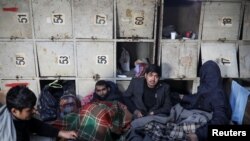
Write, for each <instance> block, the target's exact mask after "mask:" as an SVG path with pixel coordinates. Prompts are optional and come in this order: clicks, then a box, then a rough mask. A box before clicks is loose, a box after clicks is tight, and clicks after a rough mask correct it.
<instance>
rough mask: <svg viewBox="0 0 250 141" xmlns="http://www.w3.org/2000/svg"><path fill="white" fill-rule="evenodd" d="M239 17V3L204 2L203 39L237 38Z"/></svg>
mask: <svg viewBox="0 0 250 141" xmlns="http://www.w3.org/2000/svg"><path fill="white" fill-rule="evenodd" d="M240 19H241V3H236V2H206V3H205V14H204V21H203V31H202V39H203V40H219V39H226V40H237V39H238V38H239V26H240Z"/></svg>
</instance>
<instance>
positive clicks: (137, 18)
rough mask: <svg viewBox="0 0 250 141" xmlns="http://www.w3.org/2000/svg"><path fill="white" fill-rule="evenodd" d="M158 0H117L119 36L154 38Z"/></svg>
mask: <svg viewBox="0 0 250 141" xmlns="http://www.w3.org/2000/svg"><path fill="white" fill-rule="evenodd" d="M155 8H156V0H147V1H145V0H117V20H118V24H117V26H118V27H117V34H118V35H117V37H118V38H124V37H125V38H126V37H139V38H149V39H152V38H154V36H153V32H154V24H155V23H154V21H155V17H154V14H155Z"/></svg>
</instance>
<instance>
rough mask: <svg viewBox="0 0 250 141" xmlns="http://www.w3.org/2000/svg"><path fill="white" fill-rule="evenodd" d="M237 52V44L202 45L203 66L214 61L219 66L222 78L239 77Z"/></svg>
mask: <svg viewBox="0 0 250 141" xmlns="http://www.w3.org/2000/svg"><path fill="white" fill-rule="evenodd" d="M236 51H237V46H236V43H202V44H201V55H202V64H203V63H204V62H206V61H208V60H213V61H215V62H216V63H217V64H218V65H219V67H220V70H221V75H222V77H232V78H235V77H238V76H239V75H238V64H237V58H236V55H237V54H236Z"/></svg>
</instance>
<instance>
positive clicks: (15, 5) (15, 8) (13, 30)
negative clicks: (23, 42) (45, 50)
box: [0, 0, 32, 38]
mask: <svg viewBox="0 0 250 141" xmlns="http://www.w3.org/2000/svg"><path fill="white" fill-rule="evenodd" d="M29 5H30V4H29V0H22V1H20V0H1V1H0V7H1V10H0V21H1V24H0V31H1V32H0V38H32V29H31V13H30V7H29Z"/></svg>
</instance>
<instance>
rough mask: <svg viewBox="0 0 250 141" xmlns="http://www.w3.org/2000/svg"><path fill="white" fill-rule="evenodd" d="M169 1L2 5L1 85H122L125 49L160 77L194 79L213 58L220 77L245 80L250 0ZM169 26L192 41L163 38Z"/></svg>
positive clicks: (23, 0) (7, 1)
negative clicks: (99, 81) (59, 81)
mask: <svg viewBox="0 0 250 141" xmlns="http://www.w3.org/2000/svg"><path fill="white" fill-rule="evenodd" d="M170 1H171V0H53V1H52V0H1V1H0V7H1V10H0V31H1V32H0V79H1V84H2V85H4V87H9V86H7V85H8V84H13V83H15V82H14V81H15V80H16V79H19V82H20V83H27V82H28V83H29V84H30V85H31V87H33V86H32V85H34V89H37V88H39V85H37V84H38V83H39V81H40V79H45V80H46V79H48V80H49V78H46V77H53V79H56V78H58V77H64V78H67V79H71V80H72V81H74V80H76V88H78V92H79V93H84V94H86V93H88V91H87V90H88V89H80V88H81V87H82V86H86V85H89V87H91V89H92V87H93V86H94V81H93V78H94V79H96V78H98V77H101V78H105V79H106V78H107V79H112V80H122V79H120V78H119V79H118V78H116V77H117V74H116V72H117V64H118V60H119V57H120V52H121V51H120V50H121V48H123V47H124V48H126V49H127V50H128V51H129V53H130V55H132V56H130V64H131V66H132V64H133V63H134V61H135V60H136V59H141V58H150V59H151V60H154V59H155V58H157V57H159V58H158V59H157V60H158V61H159V64H160V65H161V67H162V77H163V78H177V79H195V78H197V70H198V64H199V61H202V63H203V62H205V61H206V60H215V61H216V62H217V63H218V64H219V66H220V68H221V71H222V76H223V77H232V78H238V77H241V78H249V77H250V1H249V0H204V1H198V0H187V1H189V2H187V3H185V2H184V3H185V4H183V3H178V2H177V3H173V4H172V5H171V2H170ZM183 1H185V0H182V2H183ZM169 3H170V4H169ZM161 10H162V11H163V12H162V13H161ZM169 25H174V27H175V30H176V31H177V32H178V33H179V35H181V36H183V37H185V35H186V34H183V33H186V32H187V31H188V32H189V31H192V33H195V34H194V35H195V36H194V38H192V39H191V38H190V39H187V38H185V39H182V37H180V38H176V39H174V40H171V39H170V38H169V37H166V38H165V37H163V34H164V33H165V30H164V27H167V26H169ZM160 26H161V27H160ZM157 35H159V36H157ZM156 37H157V38H156ZM156 44H157V45H158V46H156ZM135 48H136V49H135ZM156 49H157V50H158V52H156V53H155V51H156ZM145 50H146V51H145ZM135 52H136V53H135ZM133 55H134V56H133ZM152 58H153V59H152ZM97 74H98V75H97ZM124 80H127V79H124ZM92 85H93V86H92ZM126 85H127V82H126ZM35 91H38V90H35Z"/></svg>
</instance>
